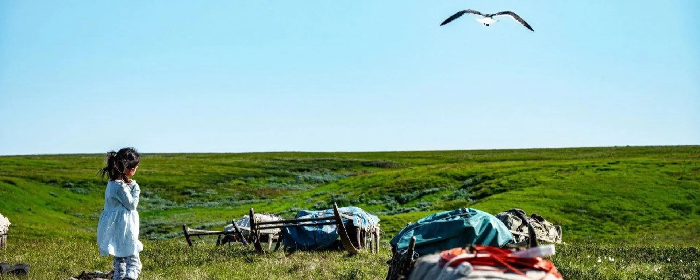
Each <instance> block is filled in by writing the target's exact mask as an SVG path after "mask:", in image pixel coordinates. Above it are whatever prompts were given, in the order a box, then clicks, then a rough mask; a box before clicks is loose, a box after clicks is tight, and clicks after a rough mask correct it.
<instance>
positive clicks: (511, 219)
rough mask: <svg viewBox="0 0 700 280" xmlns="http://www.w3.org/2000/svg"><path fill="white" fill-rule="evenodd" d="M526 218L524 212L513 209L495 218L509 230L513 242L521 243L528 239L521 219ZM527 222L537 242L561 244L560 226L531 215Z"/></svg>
mask: <svg viewBox="0 0 700 280" xmlns="http://www.w3.org/2000/svg"><path fill="white" fill-rule="evenodd" d="M520 217H527V216H526V213H525V211H523V210H521V209H518V208H513V209H510V210H508V211H505V212H501V213H498V214H496V218H498V219H499V220H501V222H503V224H504V225H506V227H508V229H509V230H510V232H511V233H512V234H513V237H514V238H515V240H514V241H515V242H522V241H524V240H527V239H528V229H527V225H526V224H525V223H524V222H523V220H522V218H520ZM527 221H528V222H529V223H530V224H531V225H532V227H533V228H534V229H535V236H536V237H537V240H538V241H543V242H547V243H561V226H559V225H554V224H552V223H550V222H548V221H546V220H545V219H544V218H542V216H540V215H537V214H532V215H530V216H529V217H527Z"/></svg>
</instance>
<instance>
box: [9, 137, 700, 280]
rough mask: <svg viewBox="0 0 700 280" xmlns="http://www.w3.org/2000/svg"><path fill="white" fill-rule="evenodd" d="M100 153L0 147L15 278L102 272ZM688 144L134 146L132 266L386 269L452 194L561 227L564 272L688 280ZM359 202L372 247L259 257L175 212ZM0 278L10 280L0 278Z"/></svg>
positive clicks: (285, 209) (218, 219)
mask: <svg viewBox="0 0 700 280" xmlns="http://www.w3.org/2000/svg"><path fill="white" fill-rule="evenodd" d="M103 159H104V156H103V155H96V154H83V155H32V156H2V157H0V213H2V214H3V215H4V216H6V217H8V218H9V219H10V221H11V222H12V226H11V228H10V231H9V237H8V240H7V243H8V245H7V248H5V249H0V262H6V263H11V264H14V263H20V262H21V263H27V264H29V265H31V270H30V274H29V275H27V276H26V277H24V278H23V279H66V278H68V277H70V276H75V275H78V274H80V272H82V271H83V270H88V271H93V270H101V271H108V270H110V269H111V258H108V257H100V256H99V253H98V250H97V247H96V244H95V239H96V233H95V230H96V227H97V220H98V219H99V216H100V212H101V210H102V204H103V202H104V201H103V200H104V199H103V197H104V193H103V190H104V186H105V181H104V180H102V179H101V178H100V177H99V176H98V175H97V171H98V169H99V168H100V167H102V166H103ZM699 159H700V147H698V146H660V147H600V148H566V149H521V150H474V151H417V152H367V153H296V152H294V153H292V152H289V153H240V154H148V153H146V154H143V156H142V164H141V166H140V167H139V170H138V172H137V174H136V176H135V177H134V178H135V179H136V180H137V181H138V182H139V184H140V185H141V188H142V190H143V192H142V199H141V203H140V205H139V213H140V215H141V239H142V240H143V241H144V245H145V250H144V251H143V252H142V255H141V258H142V261H143V264H144V272H143V274H142V279H384V277H385V276H386V273H387V268H388V267H387V265H386V261H387V260H389V258H390V257H391V255H390V252H389V245H388V243H387V242H388V240H389V239H391V237H393V236H394V234H396V233H397V232H398V231H399V230H400V229H401V228H403V226H405V225H406V223H407V222H412V221H415V220H417V219H419V218H422V217H424V216H426V215H429V214H432V213H435V212H438V211H445V210H453V209H455V208H459V207H472V208H476V209H479V210H483V211H486V212H489V213H492V214H496V213H499V212H502V211H505V210H508V209H511V208H521V209H523V210H525V211H526V212H527V213H528V214H530V213H537V214H539V215H541V216H543V217H545V218H546V219H547V220H548V221H551V222H553V223H555V224H560V225H561V226H562V228H563V237H564V242H565V244H561V245H557V254H556V255H555V256H553V257H552V258H551V259H552V261H554V263H555V264H556V265H557V267H558V269H559V270H560V271H561V272H562V274H563V276H564V278H565V279H700V264H699V263H698V260H700V251H699V248H698V244H700V204H699V203H698V201H700V160H699ZM333 203H337V204H338V205H339V206H349V205H352V206H358V207H361V208H362V209H364V210H366V211H368V212H370V213H374V214H376V215H378V216H379V218H380V219H381V222H380V223H381V227H382V230H383V231H384V235H383V243H382V248H381V251H380V252H379V253H378V254H369V253H368V252H363V253H362V254H359V255H348V254H347V253H346V252H344V251H319V252H301V251H297V252H293V253H291V252H283V251H278V252H274V253H269V254H265V255H257V254H255V253H254V250H253V249H252V248H250V247H244V246H243V245H240V244H235V245H231V246H228V245H227V246H215V245H214V243H215V237H209V238H202V239H195V241H196V242H195V246H193V247H192V248H188V247H187V245H186V243H185V241H184V239H183V238H182V225H183V224H187V225H188V226H190V227H193V228H198V229H209V230H221V229H223V227H224V225H225V224H228V223H230V221H231V220H232V219H239V218H241V217H242V216H243V215H245V214H246V213H247V212H248V210H249V209H250V208H251V207H253V208H254V209H255V210H256V212H257V213H275V214H279V215H281V216H283V217H286V218H291V217H293V216H294V215H295V214H296V212H297V211H299V210H301V209H327V208H329V207H330V206H331V205H332V204H333ZM3 279H14V277H11V276H4V278H3Z"/></svg>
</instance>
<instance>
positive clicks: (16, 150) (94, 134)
mask: <svg viewBox="0 0 700 280" xmlns="http://www.w3.org/2000/svg"><path fill="white" fill-rule="evenodd" d="M468 8H470V9H476V10H480V11H483V12H487V13H488V12H497V11H502V10H512V11H514V12H516V13H518V14H520V15H521V16H522V17H523V18H524V19H525V20H527V21H528V22H529V23H530V25H532V27H533V28H534V29H535V32H534V33H533V32H530V31H529V30H527V29H525V28H523V27H522V26H520V25H518V24H517V23H516V22H514V21H512V20H511V19H509V18H503V20H502V21H501V22H499V23H497V24H495V25H493V26H491V27H485V26H482V25H480V24H479V23H478V22H476V21H475V20H474V17H472V16H464V17H462V18H459V19H457V20H455V21H453V22H452V23H450V24H448V25H445V26H439V24H440V23H441V22H442V21H443V20H444V19H445V18H447V17H449V16H450V15H452V14H454V13H455V12H457V11H459V10H463V9H468ZM698 11H700V2H699V1H693V0H670V1H648V0H639V1H626V0H625V1H602V0H597V1H521V0H518V1H514V0H481V1H476V0H475V1H464V0H459V1H456V0H455V1H451V0H446V1H426V0H424V1H415V0H409V1H406V0H403V1H396V0H382V1H363V0H360V1H357V0H352V1H348V0H341V1H327V0H308V1H271V0H264V1H197V2H196V3H195V2H192V1H172V0H169V1H74V0H69V1H34V0H22V1H18V0H8V1H1V2H0V155H16V154H57V153H102V152H106V151H108V150H112V149H119V148H121V147H124V146H134V147H136V148H137V149H139V150H140V151H141V152H145V153H160V152H265V151H395V150H453V149H459V150H465V149H502V148H544V147H580V146H616V145H617V146H622V145H697V144H700V78H698V77H700V36H698V34H700V18H698V17H697V12H698Z"/></svg>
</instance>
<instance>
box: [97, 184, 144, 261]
mask: <svg viewBox="0 0 700 280" xmlns="http://www.w3.org/2000/svg"><path fill="white" fill-rule="evenodd" d="M140 193H141V188H140V187H139V185H138V184H137V183H136V181H134V180H132V181H131V183H130V184H127V183H125V182H123V181H122V180H116V181H109V182H107V188H106V190H105V205H104V209H103V210H102V215H101V216H100V222H99V224H98V225H97V245H98V246H99V248H100V254H101V255H102V256H107V255H114V256H115V257H128V256H131V255H135V254H138V252H140V251H142V250H143V244H141V241H139V213H138V212H137V211H136V207H137V206H138V203H139V195H140Z"/></svg>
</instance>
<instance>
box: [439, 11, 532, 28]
mask: <svg viewBox="0 0 700 280" xmlns="http://www.w3.org/2000/svg"><path fill="white" fill-rule="evenodd" d="M464 14H475V15H480V16H481V18H479V19H477V20H476V21H478V22H481V23H483V24H484V25H486V26H489V25H491V24H494V23H496V22H498V20H495V19H493V17H495V16H510V17H512V18H513V19H514V20H516V21H518V22H519V23H520V24H522V25H524V26H525V27H527V29H530V30H531V31H533V32H534V31H535V30H533V29H532V27H531V26H530V25H529V24H527V22H525V20H524V19H523V18H521V17H520V16H519V15H517V14H516V13H514V12H511V11H503V12H498V13H495V14H482V13H480V12H479V11H475V10H464V11H459V12H457V13H456V14H454V15H452V16H451V17H448V18H447V19H446V20H445V21H443V22H442V23H441V24H440V26H443V25H445V24H448V23H450V22H451V21H453V20H455V19H457V18H458V17H461V16H462V15H464Z"/></svg>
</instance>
